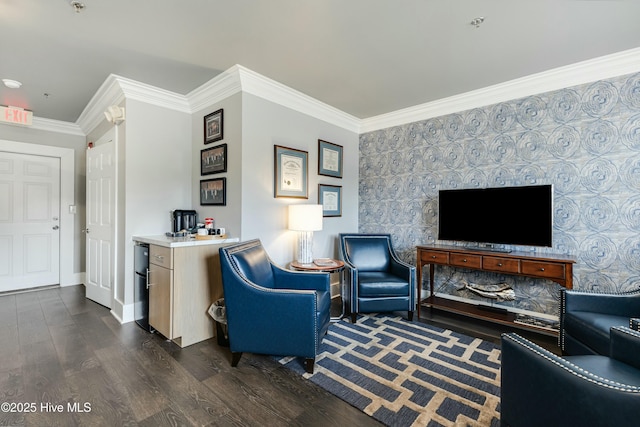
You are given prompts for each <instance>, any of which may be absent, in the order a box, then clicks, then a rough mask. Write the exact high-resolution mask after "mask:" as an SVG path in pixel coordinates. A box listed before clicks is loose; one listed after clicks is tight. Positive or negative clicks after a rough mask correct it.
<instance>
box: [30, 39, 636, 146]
mask: <svg viewBox="0 0 640 427" xmlns="http://www.w3.org/2000/svg"><path fill="white" fill-rule="evenodd" d="M638 71H640V48H636V49H630V50H626V51H623V52H618V53H615V54H611V55H606V56H602V57H599V58H594V59H591V60H588V61H583V62H579V63H576V64H572V65H568V66H565V67H560V68H556V69H553V70H549V71H545V72H541V73H537V74H532V75H530V76H526V77H522V78H519V79H514V80H510V81H508V82H504V83H500V84H497V85H493V86H489V87H486V88H482V89H478V90H474V91H470V92H467V93H464V94H460V95H456V96H451V97H448V98H443V99H439V100H436V101H433V102H428V103H425V104H420V105H416V106H413V107H408V108H405V109H402V110H397V111H392V112H390V113H386V114H381V115H378V116H373V117H369V118H366V119H359V118H357V117H355V116H352V115H350V114H347V113H345V112H343V111H341V110H338V109H337V108H334V107H332V106H330V105H328V104H325V103H323V102H321V101H318V100H317V99H315V98H312V97H310V96H308V95H305V94H303V93H302V92H299V91H297V90H295V89H292V88H290V87H288V86H285V85H283V84H281V83H279V82H276V81H275V80H272V79H269V78H268V77H265V76H263V75H261V74H258V73H256V72H254V71H252V70H249V69H248V68H245V67H243V66H241V65H234V66H232V67H230V68H229V69H227V70H226V71H223V72H222V73H220V74H218V75H217V76H216V77H214V78H213V79H211V80H209V81H208V82H206V83H204V84H203V85H201V86H200V87H198V88H196V89H194V90H193V91H191V92H190V93H188V94H187V95H186V96H184V95H180V94H177V93H175V92H170V91H167V90H164V89H160V88H157V87H154V86H151V85H148V84H144V83H140V82H137V81H135V80H131V79H128V78H125V77H121V76H117V75H115V74H110V75H109V76H108V77H107V79H106V80H105V82H104V83H103V84H102V85H101V86H100V88H99V89H98V90H97V91H96V93H95V94H94V96H93V97H92V98H91V100H90V101H89V103H88V104H87V106H86V107H85V109H84V110H83V111H82V114H80V117H79V118H78V120H77V121H76V123H68V122H61V121H57V120H50V119H43V118H38V117H34V118H33V126H32V127H33V128H34V129H41V130H48V131H52V132H61V133H68V134H72V135H87V134H88V133H90V132H91V131H92V130H93V129H95V128H96V127H97V126H98V125H99V124H100V123H101V122H102V121H103V120H105V119H104V115H103V112H104V111H105V110H106V109H107V107H109V106H110V105H119V104H121V103H122V102H123V101H124V100H125V99H135V100H138V101H141V102H145V103H148V104H152V105H157V106H161V107H164V108H168V109H172V110H177V111H181V112H185V113H188V114H193V113H195V112H197V111H200V110H202V109H204V108H207V107H209V106H210V105H213V104H215V103H218V102H220V101H222V100H224V99H226V98H228V97H229V96H231V95H234V94H236V93H238V92H246V93H250V94H252V95H255V96H258V97H260V98H264V99H266V100H268V101H270V102H273V103H276V104H279V105H282V106H284V107H287V108H291V109H292V110H295V111H299V112H301V113H304V114H307V115H309V116H311V117H314V118H317V119H319V120H323V121H326V122H328V123H331V124H333V125H336V126H339V127H341V128H343V129H347V130H349V131H352V132H355V133H366V132H371V131H375V130H380V129H385V128H390V127H394V126H399V125H404V124H407V123H413V122H417V121H421V120H426V119H429V118H432V117H439V116H444V115H446V114H451V113H456V112H460V111H466V110H470V109H473V108H478V107H484V106H487V105H492V104H496V103H499V102H506V101H509V100H513V99H518V98H522V97H525V96H531V95H535V94H540V93H544V92H549V91H553V90H558V89H563V88H567V87H572V86H576V85H580V84H585V83H590V82H594V81H597V80H602V79H607V78H613V77H617V76H621V75H625V74H631V73H635V72H638Z"/></svg>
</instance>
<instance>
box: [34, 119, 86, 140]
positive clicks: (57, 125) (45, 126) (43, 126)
mask: <svg viewBox="0 0 640 427" xmlns="http://www.w3.org/2000/svg"><path fill="white" fill-rule="evenodd" d="M31 128H32V129H38V130H44V131H48V132H58V133H66V134H69V135H78V136H85V133H84V132H83V131H82V129H81V128H80V126H78V125H77V124H76V123H71V122H63V121H61V120H52V119H44V118H42V117H34V118H33V125H32V126H31Z"/></svg>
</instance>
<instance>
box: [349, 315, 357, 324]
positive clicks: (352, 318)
mask: <svg viewBox="0 0 640 427" xmlns="http://www.w3.org/2000/svg"><path fill="white" fill-rule="evenodd" d="M356 320H358V313H351V323H356Z"/></svg>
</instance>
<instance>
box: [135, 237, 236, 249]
mask: <svg viewBox="0 0 640 427" xmlns="http://www.w3.org/2000/svg"><path fill="white" fill-rule="evenodd" d="M132 239H133V241H134V242H140V243H148V244H150V245H158V246H164V247H167V248H179V247H183V246H204V245H220V244H222V243H236V242H239V241H240V239H238V238H237V237H232V238H228V239H209V240H197V239H195V238H192V237H169V236H165V235H163V234H160V235H157V236H133V237H132Z"/></svg>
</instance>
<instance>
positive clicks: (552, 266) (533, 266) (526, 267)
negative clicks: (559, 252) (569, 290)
mask: <svg viewBox="0 0 640 427" xmlns="http://www.w3.org/2000/svg"><path fill="white" fill-rule="evenodd" d="M522 274H528V275H532V276H538V277H548V278H550V279H564V278H565V275H566V272H565V268H564V264H557V263H550V262H537V261H524V260H523V261H522Z"/></svg>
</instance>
